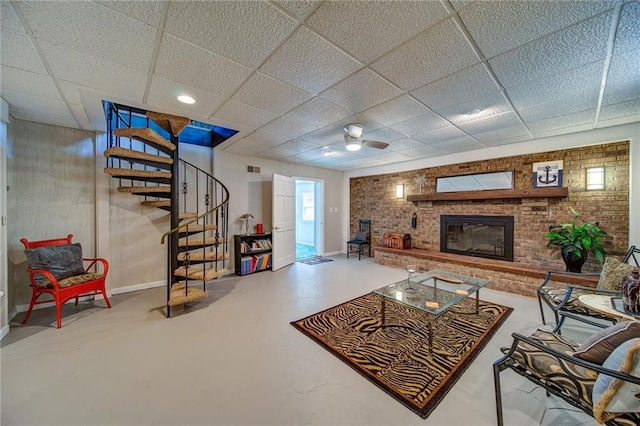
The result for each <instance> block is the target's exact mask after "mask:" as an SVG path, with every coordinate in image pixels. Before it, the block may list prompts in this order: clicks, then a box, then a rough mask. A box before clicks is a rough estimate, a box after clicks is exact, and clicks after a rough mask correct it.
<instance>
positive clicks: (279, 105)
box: [232, 73, 312, 114]
mask: <svg viewBox="0 0 640 426" xmlns="http://www.w3.org/2000/svg"><path fill="white" fill-rule="evenodd" d="M311 96H312V95H311V94H309V93H307V92H305V91H303V90H300V89H297V88H295V87H293V86H289V85H288V84H285V83H283V82H281V81H279V80H276V79H274V78H271V77H269V76H267V75H265V74H261V73H255V74H254V75H253V76H252V77H251V78H250V79H249V80H247V82H245V83H244V84H243V85H242V86H240V89H238V91H237V92H236V94H235V95H233V97H232V99H233V100H235V101H238V102H242V103H244V104H247V105H251V106H254V107H256V108H262V109H265V110H267V111H271V112H273V113H276V114H284V113H286V112H287V111H290V110H292V109H293V108H295V107H297V106H298V105H300V104H302V103H303V102H304V101H306V100H308V99H310V98H311Z"/></svg>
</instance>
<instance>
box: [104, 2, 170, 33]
mask: <svg viewBox="0 0 640 426" xmlns="http://www.w3.org/2000/svg"><path fill="white" fill-rule="evenodd" d="M96 3H98V4H101V5H102V6H105V7H108V8H109V9H113V10H117V11H118V12H120V13H122V14H124V15H127V16H130V17H132V18H134V19H137V20H138V21H141V22H144V23H145V24H149V25H151V26H153V27H158V26H159V25H160V18H161V17H162V6H163V4H164V3H163V2H159V1H146V0H145V1H141V0H137V1H121V0H119V1H118V0H117V1H96Z"/></svg>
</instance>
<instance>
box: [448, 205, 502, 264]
mask: <svg viewBox="0 0 640 426" xmlns="http://www.w3.org/2000/svg"><path fill="white" fill-rule="evenodd" d="M440 251H443V252H447V253H456V254H463V255H466V256H478V257H486V258H489V259H501V260H509V261H511V262H513V216H453V215H442V216H440Z"/></svg>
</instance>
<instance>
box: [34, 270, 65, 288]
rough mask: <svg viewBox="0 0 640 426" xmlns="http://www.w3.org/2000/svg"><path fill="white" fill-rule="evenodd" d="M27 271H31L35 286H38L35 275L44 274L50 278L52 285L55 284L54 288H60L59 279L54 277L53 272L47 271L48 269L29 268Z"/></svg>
mask: <svg viewBox="0 0 640 426" xmlns="http://www.w3.org/2000/svg"><path fill="white" fill-rule="evenodd" d="M27 272H28V273H29V279H30V280H31V285H32V286H34V287H38V285H37V284H36V279H35V275H42V276H43V277H45V278H46V279H48V280H49V282H50V283H51V285H53V288H55V289H56V290H58V289H59V288H60V287H59V286H58V280H57V279H56V277H54V276H53V274H52V273H51V272H49V271H47V270H46V269H31V268H27Z"/></svg>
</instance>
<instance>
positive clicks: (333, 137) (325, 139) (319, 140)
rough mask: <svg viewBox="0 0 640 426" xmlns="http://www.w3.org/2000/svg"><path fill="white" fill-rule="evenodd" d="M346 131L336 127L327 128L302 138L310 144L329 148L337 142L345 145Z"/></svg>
mask: <svg viewBox="0 0 640 426" xmlns="http://www.w3.org/2000/svg"><path fill="white" fill-rule="evenodd" d="M343 134H344V131H341V128H339V127H336V126H327V127H323V128H321V129H318V130H316V131H313V132H311V133H307V134H306V135H303V136H301V137H300V138H299V139H302V140H304V141H306V142H310V143H312V144H313V145H315V146H329V145H332V144H334V143H337V142H343V143H344V135H343Z"/></svg>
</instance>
